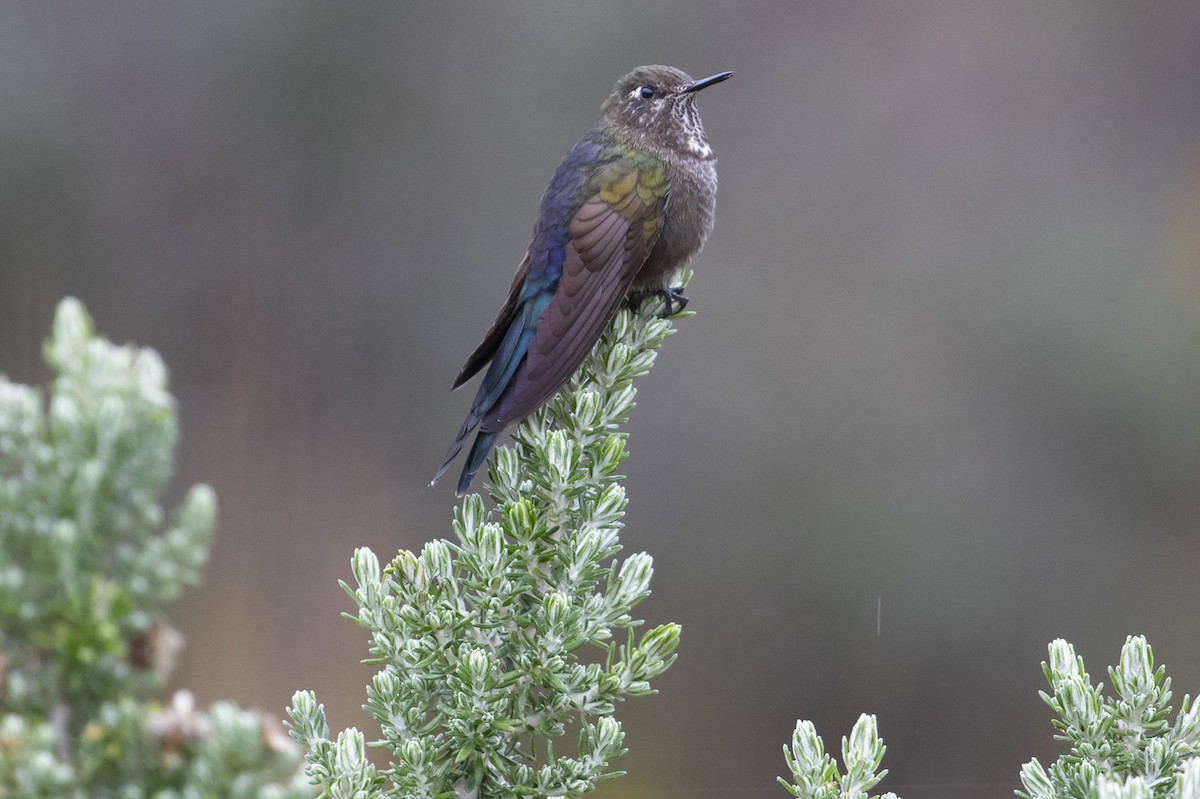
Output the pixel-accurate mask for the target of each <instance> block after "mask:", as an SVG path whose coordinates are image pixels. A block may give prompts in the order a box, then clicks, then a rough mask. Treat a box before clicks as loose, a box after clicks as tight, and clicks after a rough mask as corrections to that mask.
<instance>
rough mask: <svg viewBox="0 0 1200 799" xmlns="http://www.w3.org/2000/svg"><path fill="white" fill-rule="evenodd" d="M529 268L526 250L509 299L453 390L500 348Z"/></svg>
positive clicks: (455, 382)
mask: <svg viewBox="0 0 1200 799" xmlns="http://www.w3.org/2000/svg"><path fill="white" fill-rule="evenodd" d="M528 269H529V251H528V250H526V251H525V257H524V258H522V259H521V263H520V265H519V266H518V267H517V274H516V275H514V276H513V282H512V286H510V287H509V289H508V299H506V300H505V301H504V305H502V306H500V312H499V313H498V314H496V321H494V322H492V326H491V327H489V328H488V331H487V332H486V333H484V334H483V341H481V342H479V346H477V347H476V348H475V351H474V352H472V353H471V354H470V355H469V356H467V362H466V363H465V364H463V368H462V371H460V372H459V373H458V377H456V378H454V385H453V386H451V387H450V390H451V391H453V390H454V389H457V388H460V387H461V386H462V385H463V383H466V382H467V381H468V380H470V379H471V378H472V377H473V376H474V375H475V373H476V372H478V371H479V370H480V369H482V368H483V367H484V366H486V365H487V362H488V361H490V360H491V359H492V356H493V355H495V354H496V350H497V349H499V348H500V342H502V341H504V335H505V334H506V333H507V332H508V328H509V326H510V325H511V324H512V320H513V316H514V315H515V314H516V312H517V298H518V297H519V296H520V294H521V288H522V287H523V286H524V285H525V272H526V271H527V270H528Z"/></svg>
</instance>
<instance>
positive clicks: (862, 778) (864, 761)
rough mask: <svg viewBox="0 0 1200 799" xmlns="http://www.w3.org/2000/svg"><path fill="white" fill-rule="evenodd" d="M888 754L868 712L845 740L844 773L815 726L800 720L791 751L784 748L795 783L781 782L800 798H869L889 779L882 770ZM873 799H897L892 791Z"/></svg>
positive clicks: (781, 779)
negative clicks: (873, 790)
mask: <svg viewBox="0 0 1200 799" xmlns="http://www.w3.org/2000/svg"><path fill="white" fill-rule="evenodd" d="M886 751H887V747H886V746H884V743H883V739H882V738H880V737H879V730H878V728H877V726H876V724H875V716H873V715H867V714H866V713H864V714H862V715H861V716H859V717H858V721H857V722H855V724H854V728H853V729H852V730H851V731H850V737H849V738H846V737H845V736H843V737H842V763H843V764H844V765H845V768H846V770H845V771H844V772H843V771H841V770H839V769H838V764H837V761H835V760H834V759H833V757H832V756H831V755H830V754H829V753H827V752H826V751H825V742H824V741H822V740H821V736H819V735H817V728H816V727H815V726H813V723H812V722H811V721H804V720H800V721H797V722H796V729H795V731H794V732H793V733H792V745H791V748H790V749H789V748H788V747H786V746H785V747H783V757H784V759H785V760H786V761H787V764H788V769H789V770H790V771H791V772H792V781H791V782H788V781H787V780H785V779H784V778H783V777H780V778H779V783H780V784H781V785H782V786H783V787H784V788H786V789H787V790H788V792H789V793H791V794H792V796H795V797H797V799H868V795H867V792H868V791H870V790H871V789H872V788H874V787H875V786H876V785H878V784H879V781H880V780H882V779H883V778H884V777H885V776H887V769H883V770H882V771H880V770H879V765H880V764H881V763H882V762H883V753H884V752H886ZM870 799H897V797H896V795H895V794H894V793H891V792H890V791H889V792H888V793H885V794H883V795H882V797H880V796H873V797H870Z"/></svg>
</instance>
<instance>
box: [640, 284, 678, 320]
mask: <svg viewBox="0 0 1200 799" xmlns="http://www.w3.org/2000/svg"><path fill="white" fill-rule="evenodd" d="M648 297H662V301H663V313H662V315H663V318H666V317H668V316H674V315H675V314H677V313H681V312H682V311H683V309H684V308H686V307H687V304H688V298H687V297H685V296H683V286H671V287H669V288H668V287H665V286H664V287H663V288H658V289H647V290H646V291H635V292H633V293H632V294H630V295H629V304H630V306H631V307H632V308H633V309H634V310H635V311H636V310H638V309H639V308H641V305H642V302H643V301H644V300H645V299H646V298H648Z"/></svg>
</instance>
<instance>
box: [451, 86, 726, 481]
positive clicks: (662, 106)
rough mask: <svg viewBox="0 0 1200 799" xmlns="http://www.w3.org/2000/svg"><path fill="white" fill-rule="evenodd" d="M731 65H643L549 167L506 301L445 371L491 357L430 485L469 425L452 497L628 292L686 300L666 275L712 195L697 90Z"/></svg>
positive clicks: (584, 349) (467, 372)
mask: <svg viewBox="0 0 1200 799" xmlns="http://www.w3.org/2000/svg"><path fill="white" fill-rule="evenodd" d="M732 75H733V73H732V72H720V73H718V74H716V75H713V76H712V77H709V78H705V79H704V80H698V81H697V80H692V79H691V78H690V77H688V76H687V75H686V74H684V73H683V72H680V71H679V70H678V69H675V68H673V67H665V66H647V67H638V68H637V69H635V70H633V71H632V72H630V73H629V74H628V75H626V76H625V77H623V78H621V79H620V80H619V81H617V85H616V86H615V87H613V91H612V94H610V95H609V97H608V100H606V101H605V103H604V105H603V107H602V114H601V117H600V122H599V124H597V125H596V127H595V128H593V129H592V130H591V131H589V132H588V133H586V134H585V135H584V136H583V138H582V139H580V140H579V142H578V143H576V145H575V146H574V147H572V148H571V150H570V151H569V152H568V153H567V154H566V156H564V157H563V160H562V163H560V164H559V165H558V169H557V170H556V171H555V173H554V178H553V179H552V180H551V181H550V187H549V188H547V189H546V193H545V194H543V195H542V201H541V205H540V207H539V208H538V215H537V221H536V222H534V225H533V241H531V242H530V244H529V249H528V250H527V251H526V253H525V257H524V259H522V261H521V264H520V266H519V267H517V274H516V277H515V278H513V282H512V287H511V288H510V289H509V292H508V299H507V300H505V302H504V305H503V307H501V309H500V313H499V315H497V317H496V321H495V322H493V323H492V326H491V328H489V329H488V331H487V334H486V335H485V336H484V337H483V341H482V342H480V344H479V346H478V347H476V348H475V351H474V352H472V353H471V355H470V357H469V358H467V362H466V364H465V365H464V366H463V368H462V371H461V372H459V375H458V377H456V378H455V379H454V386H453V387H454V388H458V387H460V386H461V385H462V384H463V383H465V382H467V381H468V380H470V379H471V377H472V376H473V375H474V374H475V373H476V372H478V371H479V370H480V369H482V368H483V367H484V365H485V364H489V362H490V365H488V369H487V372H486V373H485V374H484V376H483V382H482V383H481V384H480V386H479V391H478V392H477V393H476V394H475V401H474V402H472V403H471V410H470V413H468V414H467V419H466V421H464V422H463V425H462V429H460V430H459V431H458V436H456V437H455V439H454V443H453V444H451V445H450V451H449V452H448V453H446V462H445V463H443V464H442V468H440V469H439V470H438V473H437V474H436V475H434V478H433V482H434V483H436V482H437V481H438V479H440V478H441V477H442V475H444V474H445V473H446V471H447V470H448V469H449V468H450V464H451V462H453V460H454V458H455V456H457V455H458V453H459V450H461V449H462V445H463V441H465V440H466V438H467V436H469V435H470V434H471V431H472V430H474V429H475V428H476V427H478V428H479V433H478V435H476V437H475V442H474V443H473V444H472V445H471V450H470V452H469V453H468V454H467V461H466V463H465V464H464V465H463V470H462V475H461V476H460V477H459V479H458V489H457V492H456V493H457V494H458V495H459V496H462V495H463V494H464V493H465V492H466V490H467V488H468V487H469V486H470V485H471V480H472V478H474V476H475V473H476V472H477V471H478V470H479V467H480V466H481V465H483V462H484V461H485V460H486V459H487V455H488V452H489V451H490V450H491V448H492V445H493V444H494V443H495V441H496V437H497V436H498V435H500V433H501V432H502V431H503V430H504V428H506V427H508V426H509V425H511V424H513V423H514V422H518V421H520V420H521V419H524V418H525V417H526V416H528V415H529V414H530V413H532V412H533V411H534V410H536V409H537V408H538V407H539V406H540V405H541V404H542V403H544V402H545V401H546V400H548V399H550V398H551V397H552V396H554V393H555V392H556V391H558V389H559V387H560V386H562V384H563V383H565V382H566V381H567V379H568V378H569V377H570V376H571V375H572V374H573V373H574V372H575V370H576V369H577V368H578V367H579V364H580V363H582V362H583V359H584V358H585V357H587V354H588V352H590V351H591V349H592V345H594V344H595V343H596V341H597V340H598V339H599V338H600V334H601V333H602V332H603V331H604V328H605V326H606V325H607V324H608V322H609V320H610V319H612V317H613V314H614V313H615V312H616V310H617V308H618V306H619V305H620V304H621V301H622V299H624V298H625V297H626V296H630V297H631V298H634V299H637V298H640V297H641V296H644V295H649V294H662V295H663V296H664V297H665V299H666V303H667V313H668V314H669V313H670V312H671V306H672V303H673V302H674V303H675V304H676V305H677V306H678V307H679V308H680V309H682V308H683V306H684V305H685V304H686V302H687V300H686V299H685V298H684V297H683V295H682V294H681V293H680V291H679V290H678V289H675V288H672V287H671V286H670V281H671V280H672V279H673V278H674V277H675V276H676V275H677V274H678V273H679V271H680V270H681V269H682V267H683V266H684V265H685V264H686V263H687V261H688V259H690V258H691V257H692V256H693V255H695V254H696V252H697V251H698V250H699V249H700V247H701V245H703V244H704V239H705V238H706V237H707V236H708V233H709V231H710V230H712V226H713V206H714V203H715V200H716V194H717V170H716V156H714V155H713V151H712V148H711V147H710V146H709V144H708V136H707V135H705V133H704V126H703V125H702V124H701V123H700V114H699V113H698V112H697V110H696V93H697V92H698V91H699V90H700V89H703V88H705V87H707V86H712V85H713V84H714V83H720V82H721V81H723V80H726V79H727V78H729V77H730V76H732Z"/></svg>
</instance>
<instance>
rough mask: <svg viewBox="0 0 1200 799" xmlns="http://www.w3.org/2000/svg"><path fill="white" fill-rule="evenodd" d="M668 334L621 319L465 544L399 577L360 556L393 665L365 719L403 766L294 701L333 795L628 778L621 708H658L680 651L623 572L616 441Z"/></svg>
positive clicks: (541, 788) (521, 432)
mask: <svg viewBox="0 0 1200 799" xmlns="http://www.w3.org/2000/svg"><path fill="white" fill-rule="evenodd" d="M650 305H653V302H652V303H650ZM671 332H672V325H671V322H670V321H669V320H667V319H662V318H659V317H658V316H657V315H655V314H654V313H653V309H651V308H644V309H643V310H642V311H641V312H640V313H634V312H631V311H628V310H622V311H621V312H619V313H618V314H617V316H616V318H615V319H614V321H613V323H612V324H611V326H610V328H609V330H608V331H607V333H606V334H605V336H604V337H603V338H602V339H601V341H600V342H599V343H598V344H597V345H596V347H595V349H594V350H593V352H592V353H591V355H590V356H589V357H588V359H587V360H586V361H585V363H584V364H583V366H582V367H581V368H580V369H579V371H578V372H577V373H576V375H575V376H574V377H573V378H572V379H571V381H570V382H569V383H568V384H567V386H566V387H564V389H563V390H562V391H561V392H560V393H559V394H558V395H557V396H556V397H555V398H554V399H553V400H551V401H550V402H549V403H548V404H547V405H546V407H544V408H543V409H541V410H540V411H538V412H537V413H535V414H533V415H532V416H531V417H530V418H529V419H527V420H526V421H525V422H523V423H522V424H521V425H520V426H519V427H518V429H517V430H516V432H515V434H514V441H513V443H512V444H511V445H509V446H504V447H499V448H497V450H496V452H495V455H494V457H493V460H492V464H491V468H490V470H489V486H488V490H489V491H490V494H491V499H492V505H491V507H490V508H489V507H488V506H487V505H486V504H485V502H484V500H483V498H482V497H480V496H479V495H468V496H467V497H466V498H465V499H464V500H463V502H462V504H461V506H460V507H458V508H457V509H456V510H455V513H454V521H453V529H454V538H453V540H449V541H447V540H439V541H433V542H431V543H429V544H427V545H426V546H425V547H424V549H423V550H422V551H421V552H420V554H415V553H412V552H400V553H399V554H398V555H397V556H396V557H395V558H393V559H392V560H391V561H390V562H388V563H386V564H384V563H381V562H380V561H379V559H378V558H377V557H376V556H375V554H374V553H372V552H371V551H370V550H367V549H360V550H358V551H357V552H355V555H354V558H353V560H352V572H353V576H354V585H353V586H346V590H347V591H348V592H349V593H350V595H351V596H352V597H353V598H354V601H355V603H356V604H357V605H358V608H359V610H358V621H359V623H360V624H362V625H363V626H364V627H366V628H367V629H368V630H369V631H370V634H371V644H370V651H371V662H374V663H377V664H378V665H379V667H380V668H379V672H378V673H377V674H376V675H375V678H374V680H373V681H372V684H371V685H370V686H369V687H368V690H367V704H366V706H365V707H366V709H367V711H368V712H369V713H370V714H371V715H372V716H373V717H374V718H375V720H376V721H378V722H379V725H380V727H381V729H382V741H381V742H380V743H381V744H383V745H385V746H386V747H387V749H389V750H390V752H391V756H390V763H389V764H388V767H387V768H386V769H379V770H377V769H376V768H375V767H373V766H372V765H371V763H370V762H369V761H368V759H367V757H366V756H365V754H364V746H366V743H365V741H364V738H363V736H362V735H361V734H360V733H359V732H358V731H357V730H354V729H350V730H346V731H343V732H342V733H340V734H339V735H338V736H337V737H336V738H334V739H332V740H331V739H330V737H329V730H328V727H327V725H326V722H325V716H324V712H323V710H322V708H321V706H320V705H318V704H317V702H316V699H315V697H314V696H313V695H312V694H311V693H308V692H299V693H297V694H296V696H295V698H294V700H293V705H292V708H291V709H290V711H289V714H290V716H291V718H292V724H291V727H292V734H293V735H294V736H295V737H296V739H297V740H298V741H300V742H301V743H302V744H303V745H304V747H305V748H306V749H307V750H308V762H309V773H310V775H311V776H312V777H313V779H314V781H315V782H317V783H318V784H319V785H321V787H322V788H323V789H324V790H325V791H326V792H327V794H328V795H329V796H330V797H335V799H336V798H339V797H374V796H389V797H391V796H394V797H413V798H416V797H426V798H428V799H433V798H434V797H451V796H456V797H480V799H482V798H483V797H486V799H497V798H499V797H547V796H579V795H580V794H583V793H585V792H587V791H590V790H591V789H592V788H593V787H594V786H595V784H596V782H597V781H599V780H602V779H606V778H610V777H615V776H618V773H617V772H613V771H612V770H611V769H610V766H609V764H610V762H611V761H612V760H613V759H615V758H616V757H618V756H620V755H621V754H622V753H623V752H624V748H623V745H622V740H623V733H622V731H621V725H620V723H619V722H618V721H617V720H616V719H615V718H614V717H613V714H614V712H615V709H616V706H617V703H618V702H620V701H621V700H623V699H625V698H626V697H630V696H640V695H644V694H649V693H652V689H651V687H650V683H651V680H652V679H653V678H654V677H655V676H657V675H658V674H660V673H662V672H663V671H664V670H666V669H667V667H669V666H670V665H671V663H672V661H673V660H674V657H675V655H674V651H675V648H676V645H677V643H678V639H679V628H678V626H677V625H674V624H667V625H663V626H660V627H656V628H654V629H651V630H649V631H647V632H644V633H642V634H640V635H639V634H637V631H636V628H637V627H639V626H640V625H641V622H640V621H638V620H636V619H634V617H633V615H632V610H633V608H634V606H636V605H637V604H638V603H639V602H640V601H641V600H642V599H644V598H645V597H646V596H647V595H648V594H649V593H650V577H651V574H652V572H653V568H652V562H651V558H650V556H649V555H646V554H644V553H641V554H635V555H632V556H630V557H628V558H626V559H625V560H624V561H619V560H617V559H616V557H617V554H618V553H619V552H620V550H621V544H620V541H619V532H620V529H621V526H622V522H621V519H622V517H623V515H624V511H625V502H626V500H625V491H624V489H623V488H622V487H621V486H620V485H619V484H618V483H617V480H618V479H619V478H620V476H619V475H618V474H617V471H616V470H617V469H618V467H619V466H620V465H621V463H622V461H623V460H624V459H625V455H626V452H625V436H624V434H623V433H620V432H618V429H617V428H618V426H619V425H621V424H623V423H624V422H625V421H626V420H627V419H628V417H629V413H630V411H631V410H632V408H633V405H634V394H635V389H634V388H633V386H632V381H633V380H634V379H635V378H637V377H639V376H641V375H644V374H645V373H646V372H648V371H649V370H650V367H651V366H652V365H653V363H654V358H655V355H656V350H657V348H658V346H659V345H660V344H661V343H662V341H663V340H664V339H665V338H666V337H667V336H668V335H669V334H670V333H671Z"/></svg>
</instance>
